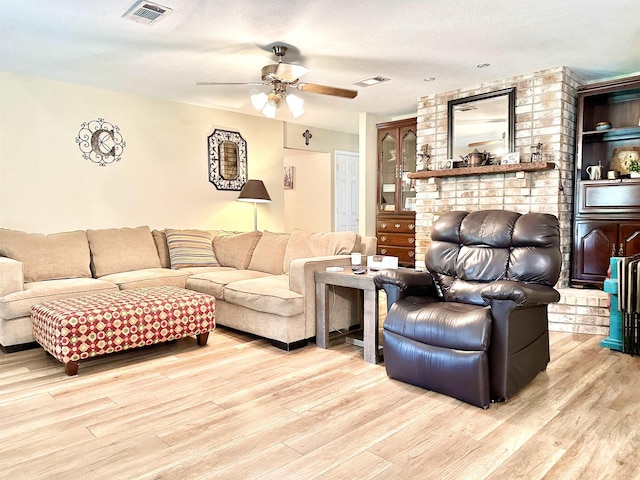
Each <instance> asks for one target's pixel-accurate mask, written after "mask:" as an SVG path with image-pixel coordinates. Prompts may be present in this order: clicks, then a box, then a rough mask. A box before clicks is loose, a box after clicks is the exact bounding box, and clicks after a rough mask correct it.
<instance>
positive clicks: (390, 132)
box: [376, 118, 417, 267]
mask: <svg viewBox="0 0 640 480" xmlns="http://www.w3.org/2000/svg"><path fill="white" fill-rule="evenodd" d="M377 128H378V211H377V217H376V235H377V237H378V253H379V254H380V255H391V256H394V257H398V264H399V265H401V266H404V267H413V266H414V265H415V239H416V236H415V225H416V213H415V199H416V191H415V183H414V182H415V180H412V179H410V178H409V173H411V172H415V171H416V142H417V135H416V119H415V118H409V119H404V120H398V121H394V122H386V123H380V124H378V125H377Z"/></svg>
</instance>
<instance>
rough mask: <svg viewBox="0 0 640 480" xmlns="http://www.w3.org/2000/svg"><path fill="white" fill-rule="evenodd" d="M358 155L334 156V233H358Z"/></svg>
mask: <svg viewBox="0 0 640 480" xmlns="http://www.w3.org/2000/svg"><path fill="white" fill-rule="evenodd" d="M358 162H359V160H358V154H357V153H354V152H343V151H336V154H335V179H336V181H335V205H336V217H335V231H336V232H345V231H352V232H356V233H357V232H358V226H359V224H358Z"/></svg>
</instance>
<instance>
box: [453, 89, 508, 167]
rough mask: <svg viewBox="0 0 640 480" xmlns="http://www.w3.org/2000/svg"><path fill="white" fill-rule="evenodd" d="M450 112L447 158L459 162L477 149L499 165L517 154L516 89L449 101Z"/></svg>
mask: <svg viewBox="0 0 640 480" xmlns="http://www.w3.org/2000/svg"><path fill="white" fill-rule="evenodd" d="M447 113H448V131H447V158H451V159H453V160H454V161H459V160H460V158H461V157H465V156H467V155H469V154H470V153H472V152H474V151H475V150H477V151H479V152H483V153H485V152H486V153H487V154H488V156H490V158H491V160H492V161H493V163H499V162H500V159H501V158H502V155H504V154H505V153H509V152H513V151H515V133H516V127H515V117H516V114H515V113H516V89H515V87H513V88H505V89H503V90H497V91H495V92H488V93H481V94H479V95H473V96H470V97H465V98H459V99H456V100H449V102H448V108H447Z"/></svg>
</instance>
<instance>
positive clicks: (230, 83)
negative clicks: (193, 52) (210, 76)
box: [196, 82, 266, 85]
mask: <svg viewBox="0 0 640 480" xmlns="http://www.w3.org/2000/svg"><path fill="white" fill-rule="evenodd" d="M196 85H266V84H265V83H262V82H260V83H257V82H197V83H196Z"/></svg>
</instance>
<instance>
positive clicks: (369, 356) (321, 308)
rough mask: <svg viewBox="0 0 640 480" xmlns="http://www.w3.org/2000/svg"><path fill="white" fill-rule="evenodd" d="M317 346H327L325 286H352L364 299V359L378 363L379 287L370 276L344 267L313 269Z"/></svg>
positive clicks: (326, 290)
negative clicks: (339, 268) (339, 270)
mask: <svg viewBox="0 0 640 480" xmlns="http://www.w3.org/2000/svg"><path fill="white" fill-rule="evenodd" d="M315 283H316V345H317V346H318V347H320V348H328V346H329V318H328V313H329V312H328V309H327V305H328V304H329V302H328V288H327V286H328V285H335V286H338V287H347V288H355V289H359V290H362V291H363V293H364V295H363V297H364V300H363V328H364V334H363V337H364V338H363V340H364V360H365V362H368V363H378V361H380V360H381V359H382V355H381V351H380V349H379V348H378V347H379V343H380V342H379V334H378V323H379V321H378V314H379V311H378V310H379V309H378V290H377V289H376V286H375V285H374V283H373V278H372V277H371V276H370V275H367V274H366V273H365V274H361V275H356V274H354V273H353V272H352V271H351V269H349V268H345V270H344V271H342V272H326V271H325V272H316V273H315Z"/></svg>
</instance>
